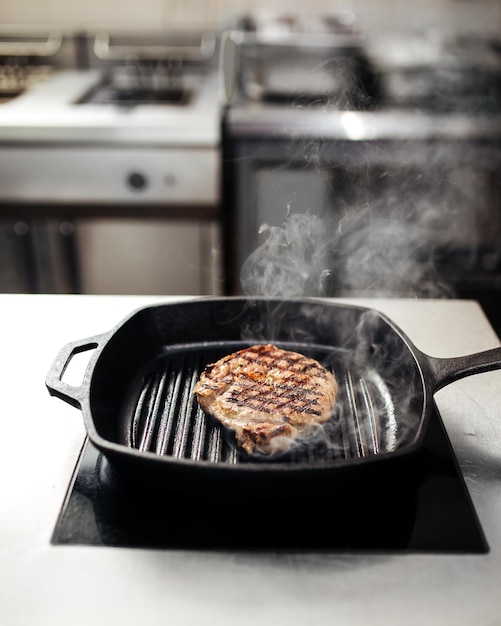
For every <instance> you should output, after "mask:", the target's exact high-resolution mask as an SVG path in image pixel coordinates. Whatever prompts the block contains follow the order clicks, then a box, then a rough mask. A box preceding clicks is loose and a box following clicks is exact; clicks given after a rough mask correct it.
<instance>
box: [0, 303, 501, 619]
mask: <svg viewBox="0 0 501 626" xmlns="http://www.w3.org/2000/svg"><path fill="white" fill-rule="evenodd" d="M164 300H171V298H165V297H132V296H55V295H54V296H51V295H48V296H46V295H43V296H39V295H0V316H1V317H0V319H1V321H2V323H1V326H0V345H1V346H2V360H1V363H2V365H1V373H2V375H1V378H0V384H1V390H2V412H1V417H0V419H1V421H2V427H1V432H2V437H1V438H0V464H1V474H0V475H1V480H2V489H1V494H2V514H1V516H0V542H1V556H0V572H1V578H0V581H1V583H0V623H2V624H8V625H9V626H15V625H21V624H22V625H23V626H29V625H32V624H37V625H38V624H51V626H57V625H59V624H72V625H80V624H81V625H84V624H85V625H87V624H89V623H92V624H93V625H94V626H99V625H103V626H104V625H105V624H106V625H107V624H110V623H113V624H120V625H121V626H127V625H128V624H131V625H132V624H134V625H135V624H137V623H138V621H140V622H143V623H148V622H149V621H150V620H151V621H152V623H168V624H183V625H192V624H193V625H194V624H202V623H203V624H204V626H210V625H212V624H214V625H216V624H217V625H218V626H222V625H224V624H228V625H230V624H231V625H232V626H234V625H235V624H244V625H247V624H248V625H251V624H252V625H253V626H254V625H255V624H259V623H261V624H263V623H264V624H274V625H282V624H284V625H285V624H287V626H293V625H295V624H308V626H315V625H316V624H318V625H319V626H325V625H326V624H334V623H335V624H338V625H341V624H364V625H365V624H371V626H377V625H378V624H384V625H385V626H390V625H393V624H394V625H398V626H401V624H403V623H405V624H406V626H412V625H419V626H421V625H422V624H424V623H426V624H430V625H434V624H440V625H444V624H450V625H454V626H458V625H463V624H464V625H468V626H471V625H472V624H475V625H479V626H480V625H482V626H487V625H490V626H494V625H495V624H500V623H501V594H500V589H501V402H500V399H501V371H496V372H489V373H485V374H480V375H477V376H471V377H468V378H465V379H462V380H460V381H458V382H456V383H453V384H451V385H449V386H448V387H446V388H444V389H442V390H441V391H440V392H438V394H437V396H436V398H437V405H438V408H439V411H440V414H441V416H442V419H443V421H444V423H445V425H446V428H447V431H448V434H449V437H450V439H451V441H452V444H453V447H454V449H455V452H456V455H457V457H458V461H459V463H460V466H461V469H462V471H463V474H464V476H465V480H466V484H467V486H468V489H469V491H470V494H471V497H472V499H473V502H474V505H475V508H476V511H477V514H478V516H479V519H480V523H481V525H482V527H483V530H484V532H485V535H486V539H487V542H488V544H489V546H490V551H489V553H487V554H475V555H454V554H392V553H387V554H363V553H356V554H355V553H349V552H346V553H324V554H318V553H312V554H309V553H302V554H287V553H286V554H284V553H281V554H274V553H271V552H269V553H264V554H256V553H252V554H251V553H245V552H234V553H232V552H221V553H220V552H217V551H203V552H202V551H200V552H199V551H194V550H192V551H182V550H165V551H163V550H143V549H125V548H107V547H101V546H99V547H84V546H53V545H51V543H50V539H51V535H52V532H53V529H54V525H55V523H56V520H57V516H58V513H59V510H60V508H61V504H62V502H63V498H64V496H65V493H66V489H67V486H68V483H69V480H70V477H71V474H72V471H73V468H74V466H75V463H76V460H77V456H78V453H79V451H80V448H81V446H82V443H83V441H84V437H85V430H84V426H83V422H82V418H81V414H80V412H79V411H78V410H76V409H74V408H72V407H71V406H69V405H68V404H66V403H64V402H61V401H59V400H58V399H56V398H52V397H50V396H49V394H48V392H47V389H46V387H45V376H46V374H47V372H48V369H49V367H50V365H51V363H52V361H53V359H54V357H55V356H56V354H57V353H58V351H59V349H60V348H61V347H62V346H63V345H64V344H66V343H67V342H69V341H73V340H78V339H83V338H85V337H89V336H92V335H94V334H98V333H101V332H104V331H107V330H109V329H111V328H113V327H114V326H115V325H116V324H117V323H118V322H120V321H121V320H122V319H123V317H125V316H126V315H128V314H129V313H130V312H131V311H132V310H134V309H136V308H138V307H140V306H143V305H149V304H152V303H156V302H160V301H164ZM350 301H351V300H350ZM355 302H356V303H359V304H362V305H372V306H374V307H375V308H377V309H379V310H381V311H383V312H385V313H386V314H387V315H388V316H390V317H391V318H392V319H393V320H394V321H395V322H396V324H397V325H398V326H400V327H401V328H402V330H403V331H404V332H406V333H407V334H408V335H409V337H410V338H411V339H412V340H413V341H414V342H415V344H416V345H417V347H418V348H420V349H422V350H423V351H424V352H427V353H428V354H430V355H432V356H443V357H447V356H459V355H461V354H467V353H471V352H476V351H480V350H484V349H489V348H492V347H494V346H496V345H499V342H498V339H497V337H496V335H495V333H494V331H493V330H492V328H491V327H490V325H489V323H488V322H487V320H486V318H485V316H484V314H483V313H482V311H481V309H480V307H479V306H478V305H477V304H476V303H475V302H470V301H445V300H441V301H437V300H435V301H434V300H422V301H411V300H375V301H367V300H358V301H357V300H356V301H355Z"/></svg>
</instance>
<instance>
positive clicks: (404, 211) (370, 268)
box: [241, 155, 498, 298]
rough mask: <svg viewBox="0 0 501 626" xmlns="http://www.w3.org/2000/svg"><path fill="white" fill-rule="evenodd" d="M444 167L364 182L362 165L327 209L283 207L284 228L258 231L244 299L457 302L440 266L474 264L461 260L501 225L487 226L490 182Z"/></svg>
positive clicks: (373, 175)
mask: <svg viewBox="0 0 501 626" xmlns="http://www.w3.org/2000/svg"><path fill="white" fill-rule="evenodd" d="M442 157H443V155H442ZM308 158H310V157H308ZM440 161H441V163H442V164H441V167H438V166H437V167H436V168H435V169H434V165H433V163H431V164H428V165H423V164H418V165H413V166H412V167H409V168H407V169H406V167H405V165H403V164H401V165H400V166H397V169H396V170H395V171H391V169H390V168H389V167H387V168H383V167H377V166H374V167H373V168H372V170H371V172H370V173H367V174H366V175H365V174H360V171H363V167H364V166H362V165H360V166H358V169H359V170H360V171H358V172H355V169H356V168H354V167H352V168H351V170H350V169H349V168H347V171H346V172H344V176H345V180H344V181H343V185H344V187H343V186H339V189H340V190H339V193H338V195H337V196H336V197H334V195H333V197H331V198H330V199H329V206H328V207H326V208H325V210H323V211H316V212H313V211H310V210H309V209H308V208H306V209H305V210H303V207H300V206H295V205H294V202H293V200H291V199H289V198H284V199H283V200H280V199H279V200H278V201H279V202H280V201H282V202H284V204H285V206H284V209H283V214H284V221H283V223H282V224H281V225H280V226H272V225H269V224H262V225H261V227H260V230H259V233H260V234H262V235H264V236H265V240H264V241H263V242H262V243H261V245H259V246H258V247H257V249H255V251H254V252H253V253H252V254H251V255H250V256H249V257H248V258H247V260H246V261H245V263H244V264H243V266H242V270H241V286H242V290H243V293H244V294H246V295H252V296H281V297H286V298H290V297H300V296H360V297H425V298H426V297H433V298H446V297H454V296H455V284H454V282H453V278H454V277H453V276H450V275H449V274H448V273H447V271H444V270H447V268H448V266H447V264H446V263H444V259H445V260H447V259H448V258H449V257H447V255H450V254H451V251H452V253H455V252H456V251H459V252H460V253H461V254H463V257H464V256H465V255H468V254H469V255H470V257H471V258H469V259H468V258H463V259H462V262H464V263H470V264H471V263H474V262H475V259H474V255H475V254H476V248H477V244H478V241H479V239H481V238H483V239H484V240H488V237H492V234H491V233H492V232H494V230H495V229H497V228H498V225H497V224H493V223H492V220H491V225H490V226H489V219H488V217H489V214H490V212H489V211H488V208H487V202H488V198H487V199H486V195H485V192H484V191H483V190H485V188H487V187H488V181H486V180H485V174H481V173H480V172H478V171H476V170H475V169H474V168H471V167H468V166H461V167H456V168H452V169H449V170H447V169H445V168H444V165H443V163H444V161H443V158H439V159H438V162H440ZM367 167H368V165H367ZM399 168H400V169H399ZM420 168H422V169H420ZM336 174H337V172H336ZM350 181H351V187H350ZM489 230H490V231H491V232H489ZM486 235H487V238H486ZM453 261H454V259H453ZM453 270H454V271H455V272H456V274H457V272H460V271H461V270H462V268H461V267H460V266H456V267H454V268H453Z"/></svg>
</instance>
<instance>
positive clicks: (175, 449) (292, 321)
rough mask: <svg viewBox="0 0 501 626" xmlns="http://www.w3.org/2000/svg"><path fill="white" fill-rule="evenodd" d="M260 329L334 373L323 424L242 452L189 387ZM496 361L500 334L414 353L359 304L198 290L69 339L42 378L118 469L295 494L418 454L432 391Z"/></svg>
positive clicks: (264, 336)
mask: <svg viewBox="0 0 501 626" xmlns="http://www.w3.org/2000/svg"><path fill="white" fill-rule="evenodd" d="M266 342H272V343H275V344H276V345H277V346H279V347H282V348H285V349H290V350H295V351H298V352H301V353H303V354H305V355H307V356H310V357H313V358H315V359H317V360H318V361H320V362H321V363H322V364H323V365H324V366H325V367H326V368H328V369H330V370H331V371H332V372H333V373H334V375H335V376H336V378H337V380H338V383H339V387H340V390H339V395H338V400H337V402H336V405H335V413H334V415H333V419H332V420H331V421H330V422H329V423H328V424H327V426H326V427H325V428H322V429H319V430H318V431H317V432H315V435H314V436H313V437H312V438H309V439H307V440H306V442H305V445H301V446H299V447H297V448H293V450H292V451H291V452H290V453H289V454H287V455H284V456H281V457H279V458H277V459H276V460H269V459H264V458H263V459H260V458H254V457H249V456H247V455H246V454H245V453H243V452H241V451H240V449H239V448H238V446H236V444H235V441H234V440H233V438H232V436H231V434H229V433H228V431H227V430H226V429H224V428H223V427H221V425H219V423H217V422H216V421H215V420H213V419H212V418H211V417H210V416H208V415H206V414H205V413H204V412H203V411H202V410H201V409H200V408H199V407H198V404H197V403H196V401H195V399H194V396H193V387H194V385H195V383H196V381H197V380H198V377H199V375H200V373H201V371H202V370H203V368H204V367H205V365H207V364H208V363H212V362H214V361H216V360H218V359H219V358H221V357H222V356H225V355H227V354H229V353H231V352H234V351H236V350H239V349H241V348H243V347H245V346H248V345H252V344H254V343H266ZM87 350H93V352H92V355H91V357H90V359H89V364H88V366H87V370H86V373H85V376H84V380H83V382H82V384H81V386H80V387H71V386H69V385H68V384H66V383H65V382H64V380H63V378H64V371H65V369H66V367H67V365H68V363H69V362H70V360H71V358H72V356H73V355H74V354H76V353H78V352H83V351H87ZM500 364H501V349H500V348H495V349H493V350H490V351H487V352H483V353H480V354H475V355H469V356H466V357H459V358H454V359H437V358H434V357H430V356H428V355H425V354H423V353H422V352H421V351H419V350H418V349H417V348H416V347H415V346H414V345H413V344H412V343H411V342H410V340H409V339H408V338H407V337H406V336H405V334H404V333H402V331H401V330H400V329H398V328H397V327H396V326H395V325H394V324H393V323H392V322H391V321H390V320H389V319H388V318H386V317H385V316H384V315H382V314H381V313H379V312H377V311H374V310H372V309H367V308H364V307H356V306H349V305H342V304H338V303H334V302H332V301H327V300H315V299H297V300H281V299H269V298H252V299H248V298H239V297H235V298H200V299H196V300H189V301H182V302H177V303H173V304H159V305H156V306H152V307H145V308H143V309H140V310H138V311H135V312H133V313H132V314H131V315H130V316H128V317H127V318H126V319H125V320H123V321H122V322H121V323H120V324H119V325H118V326H117V327H115V328H114V329H112V330H111V331H109V332H107V333H104V334H103V335H98V336H95V337H91V338H88V339H84V340H80V341H76V342H72V343H69V344H67V345H66V346H64V347H63V348H62V349H61V351H60V353H59V354H58V356H57V357H56V359H55V361H54V363H53V365H52V367H51V369H50V371H49V373H48V375H47V379H46V384H47V387H48V390H49V392H50V393H51V394H52V395H55V396H57V397H59V398H61V399H63V400H65V401H66V402H69V403H70V404H72V405H73V406H76V407H78V408H80V409H81V410H82V414H83V418H84V422H85V425H86V429H87V433H88V436H89V439H90V440H91V442H92V443H93V444H94V445H95V446H96V447H97V448H98V449H99V450H100V451H102V452H103V454H104V455H105V456H106V457H107V458H108V460H109V461H110V462H111V463H112V464H113V465H114V466H115V467H116V469H117V470H118V471H120V472H122V473H123V474H125V475H126V476H127V478H128V479H131V480H134V481H140V482H143V483H144V482H146V483H148V484H152V485H154V486H155V487H161V488H163V487H165V488H167V489H168V490H173V489H175V490H181V491H196V492H200V491H202V492H206V490H207V489H210V490H212V492H213V493H218V492H219V493H223V494H227V493H228V490H230V491H231V492H233V493H241V494H243V495H249V494H252V493H259V494H262V493H266V492H269V493H274V494H275V493H280V494H289V493H294V494H296V493H300V492H305V493H311V492H313V491H316V490H318V489H321V490H325V488H326V487H328V486H329V485H331V484H333V483H334V482H337V483H338V484H339V482H340V481H343V482H345V481H346V482H347V484H348V483H353V481H356V480H358V479H361V480H366V478H367V477H368V476H369V475H370V476H372V477H373V476H375V475H376V474H375V472H380V473H381V474H384V475H385V476H388V475H391V476H394V475H395V474H396V473H398V472H399V469H400V467H401V466H402V465H405V464H407V463H409V462H411V463H412V459H413V457H414V456H415V455H416V454H419V451H420V449H421V445H422V439H423V436H424V432H425V431H426V429H427V426H428V420H429V416H430V414H431V412H432V409H433V393H434V392H435V391H436V390H437V389H439V388H440V387H442V386H444V385H446V384H448V383H450V382H453V381H454V380H457V379H459V378H461V377H463V376H467V375H470V374H477V373H481V372H484V371H488V370H492V369H497V368H499V367H500ZM369 468H370V471H368V469H369Z"/></svg>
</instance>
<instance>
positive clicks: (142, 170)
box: [0, 32, 221, 294]
mask: <svg viewBox="0 0 501 626" xmlns="http://www.w3.org/2000/svg"><path fill="white" fill-rule="evenodd" d="M26 39H27V38H26V37H25V38H24V39H22V38H20V37H18V38H17V40H16V42H15V43H16V49H17V50H18V56H17V57H16V58H17V61H16V67H19V68H21V69H18V70H16V75H19V76H20V77H28V75H30V76H31V75H33V76H35V75H36V76H40V72H41V71H42V70H43V69H44V68H49V69H50V71H46V72H45V74H44V78H43V80H42V79H41V78H40V80H37V81H35V80H28V79H27V78H26V80H23V81H22V84H21V83H20V84H19V85H18V87H19V89H18V91H17V92H15V93H14V92H12V86H11V85H10V83H9V84H7V83H6V84H5V89H6V90H7V88H9V89H11V91H10V92H9V93H10V94H11V96H12V97H7V96H8V93H7V91H5V94H4V95H5V98H3V100H4V101H3V102H1V103H0V159H1V161H2V164H3V165H2V168H1V170H0V206H1V209H2V220H0V240H1V241H2V242H4V243H3V245H2V246H0V291H5V292H25V291H32V292H43V293H47V292H48V293H54V292H55V293H81V292H83V293H171V292H174V293H195V294H202V293H218V292H219V284H220V276H219V273H220V261H219V257H218V253H217V250H219V249H220V243H219V241H220V238H221V236H220V228H219V211H220V195H221V194H220V161H221V158H220V102H219V90H218V89H219V87H218V86H219V82H218V67H217V55H216V41H215V37H214V36H213V35H212V34H211V33H204V32H202V33H200V32H196V33H192V32H186V33H170V34H169V33H160V34H159V33H151V34H141V35H137V34H136V35H124V34H117V33H113V34H108V33H96V34H93V33H89V34H88V35H87V34H84V35H75V36H67V37H64V38H59V39H58V40H57V42H58V43H59V48H57V47H56V40H55V39H54V38H52V39H51V38H50V37H49V38H48V40H47V41H49V42H53V43H52V44H51V45H49V43H47V41H45V42H44V41H43V40H42V42H41V43H40V42H39V43H38V44H37V45H38V49H39V50H40V55H41V54H42V50H43V51H44V52H45V51H47V55H46V56H43V57H42V56H40V57H36V58H35V57H34V56H31V57H25V56H23V54H25V53H26V54H28V51H30V50H32V48H33V45H34V44H30V46H28V43H27V41H26ZM13 45H14V44H13V42H12V41H10V42H9V50H10V49H11V48H12V46H13ZM3 50H4V51H5V48H3ZM49 51H50V53H51V54H50V55H49ZM1 54H2V46H1V40H0V61H1ZM4 68H5V72H4V75H5V77H6V78H9V79H10V78H11V75H12V74H13V73H14V71H13V70H12V63H7V61H6V62H5V65H4ZM44 71H45V70H44ZM4 82H6V81H4ZM7 82H8V81H7ZM11 82H12V81H11ZM1 87H2V80H1V76H0V89H1ZM0 98H1V94H0ZM132 250H134V253H133V254H132V255H131V251H132ZM14 267H15V268H19V271H15V272H13V271H12V269H11V268H14ZM124 268H125V269H124ZM159 268H161V269H159Z"/></svg>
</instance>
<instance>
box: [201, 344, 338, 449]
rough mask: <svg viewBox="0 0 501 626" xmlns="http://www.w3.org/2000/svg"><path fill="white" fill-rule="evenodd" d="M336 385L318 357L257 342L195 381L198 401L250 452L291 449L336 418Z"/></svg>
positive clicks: (221, 360) (226, 357) (208, 368)
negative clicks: (300, 439)
mask: <svg viewBox="0 0 501 626" xmlns="http://www.w3.org/2000/svg"><path fill="white" fill-rule="evenodd" d="M337 391H338V385H337V382H336V379H335V378H334V376H333V374H332V373H331V372H329V371H328V370H326V369H325V368H324V367H322V365H320V363H318V362H317V361H315V360H314V359H311V358H308V357H306V356H304V355H302V354H299V353H297V352H291V351H289V350H282V349H280V348H277V347H275V346H273V345H256V346H252V347H250V348H244V349H243V350H240V351H238V352H235V353H233V354H229V355H227V356H225V357H223V358H222V359H220V360H219V361H217V362H216V363H212V364H210V365H208V366H207V367H206V368H205V370H204V371H203V372H202V374H201V376H200V380H199V381H198V382H197V384H196V385H195V389H194V393H195V395H196V398H197V400H198V403H199V405H200V406H201V407H202V409H203V410H204V411H206V412H207V413H210V414H211V415H212V416H214V417H215V418H216V419H217V420H219V421H220V422H221V423H222V424H223V425H224V426H226V427H227V428H229V429H231V430H233V431H234V432H235V435H236V439H237V442H238V444H239V445H240V446H241V447H242V448H243V449H244V450H245V451H246V452H247V453H249V454H253V453H260V454H263V455H274V454H278V453H282V452H285V451H287V450H288V449H289V448H290V446H291V444H292V443H293V442H294V441H296V440H297V439H299V438H301V437H302V436H303V435H305V434H306V433H307V431H308V430H309V429H310V428H311V426H314V425H316V424H319V423H322V422H325V421H327V420H328V419H329V418H330V417H331V416H332V409H333V406H334V403H335V401H336V397H337Z"/></svg>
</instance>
